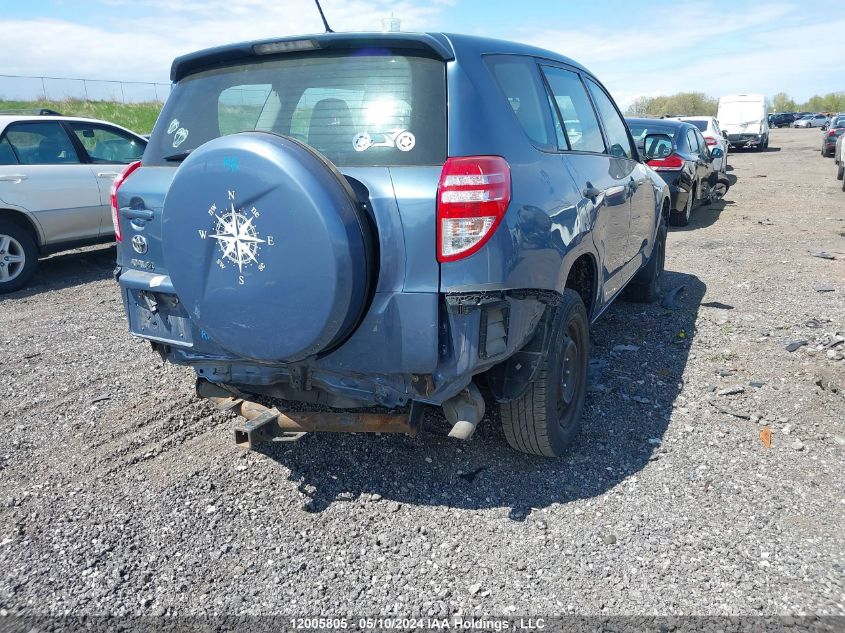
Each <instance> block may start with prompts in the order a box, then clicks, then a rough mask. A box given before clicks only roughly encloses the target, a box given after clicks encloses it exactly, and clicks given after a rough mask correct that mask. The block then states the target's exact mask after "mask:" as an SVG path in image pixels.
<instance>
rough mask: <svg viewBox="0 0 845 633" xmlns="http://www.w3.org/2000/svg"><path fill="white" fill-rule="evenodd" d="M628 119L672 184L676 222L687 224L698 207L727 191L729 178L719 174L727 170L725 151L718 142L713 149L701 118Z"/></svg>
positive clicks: (652, 163)
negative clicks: (692, 119)
mask: <svg viewBox="0 0 845 633" xmlns="http://www.w3.org/2000/svg"><path fill="white" fill-rule="evenodd" d="M627 121H628V127H629V128H630V129H631V134H633V136H634V140H635V141H636V143H637V147H638V148H639V149H640V151H641V152H643V153H644V154H646V155H648V156H653V157H654V158H652V159H651V160H649V161H648V164H649V166H650V167H651V168H652V169H654V170H655V171H657V172H658V173H659V174H660V175H661V177H662V178H663V180H665V181H666V183H667V184H668V185H669V191H670V194H671V200H672V212H671V216H670V221H671V222H672V224H675V225H677V226H686V225H687V224H689V221H690V217H691V215H692V211H693V209H694V208H695V207H697V206H699V205H701V204H709V203H710V202H714V201H716V200H718V199H721V198H722V197H723V196H724V194H725V193H726V192H727V179H726V178H719V176H723V174H724V172H723V171H722V170H721V167H722V166H723V165H724V164H725V160H724V159H725V155H724V153H723V151H722V149H721V148H720V147H718V146H714V147H712V149H711V147H710V144H709V143H708V142H707V140H706V139H705V137H704V135H703V134H702V133H701V129H700V128H699V127H698V125H696V124H695V123H697V122H698V121H696V122H688V121H687V120H686V119H681V120H675V119H638V118H630V117H629V118H628V119H627ZM658 135H662V136H658ZM664 137H665V138H664Z"/></svg>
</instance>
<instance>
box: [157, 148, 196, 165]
mask: <svg viewBox="0 0 845 633" xmlns="http://www.w3.org/2000/svg"><path fill="white" fill-rule="evenodd" d="M193 151H194V150H192V149H189V150H185V151H184V152H179V153H177V154H171V155H170V156H165V157H164V160H168V161H173V162H178V161H180V160H185V159H186V158H188V155H189V154H190V153H191V152H193Z"/></svg>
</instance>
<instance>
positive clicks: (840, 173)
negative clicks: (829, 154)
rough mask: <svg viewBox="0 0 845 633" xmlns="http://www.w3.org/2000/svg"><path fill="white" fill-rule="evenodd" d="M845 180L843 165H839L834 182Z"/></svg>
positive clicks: (844, 167)
mask: <svg viewBox="0 0 845 633" xmlns="http://www.w3.org/2000/svg"><path fill="white" fill-rule="evenodd" d="M843 178H845V165H839V167H837V169H836V180H842V179H843Z"/></svg>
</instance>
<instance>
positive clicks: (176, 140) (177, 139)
mask: <svg viewBox="0 0 845 633" xmlns="http://www.w3.org/2000/svg"><path fill="white" fill-rule="evenodd" d="M186 138H188V130H186V129H185V128H183V127H180V128H179V129H178V130H176V134H175V135H174V136H173V147H174V149H175V148H177V147H179V146H180V145H181V144H182V143H184V142H185V139H186Z"/></svg>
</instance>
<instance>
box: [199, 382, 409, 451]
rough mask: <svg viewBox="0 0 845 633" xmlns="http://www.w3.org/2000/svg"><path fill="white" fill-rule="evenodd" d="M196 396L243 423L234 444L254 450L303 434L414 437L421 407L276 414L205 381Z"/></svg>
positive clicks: (239, 426)
mask: <svg viewBox="0 0 845 633" xmlns="http://www.w3.org/2000/svg"><path fill="white" fill-rule="evenodd" d="M197 396H199V397H200V398H204V399H206V400H209V401H210V402H212V403H213V404H214V405H215V406H216V407H217V408H218V409H220V410H221V411H231V412H233V413H235V414H237V415H239V416H241V417H242V418H244V421H243V422H242V423H241V424H239V425H238V426H236V427H235V443H236V444H237V445H238V446H240V447H242V448H248V449H255V447H256V444H258V443H260V442H293V441H296V440H298V439H300V438H301V437H302V436H304V435H305V434H306V433H405V434H406V435H410V436H412V437H413V436H415V435H416V434H417V428H419V424H420V421H421V419H422V409H423V405H422V404H421V403H419V402H416V401H414V402H412V403H411V411H410V412H409V413H407V414H405V413H355V412H345V413H326V412H323V411H286V412H282V411H279V410H278V409H277V408H276V407H273V408H269V407H265V406H264V405H262V404H259V403H257V402H253V401H251V400H247V399H246V398H245V397H242V396H243V394H240V393H233V392H231V391H229V390H227V389H225V388H223V387H221V386H218V385H215V384H214V383H212V382H209V381H207V380H204V379H199V380H197Z"/></svg>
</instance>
